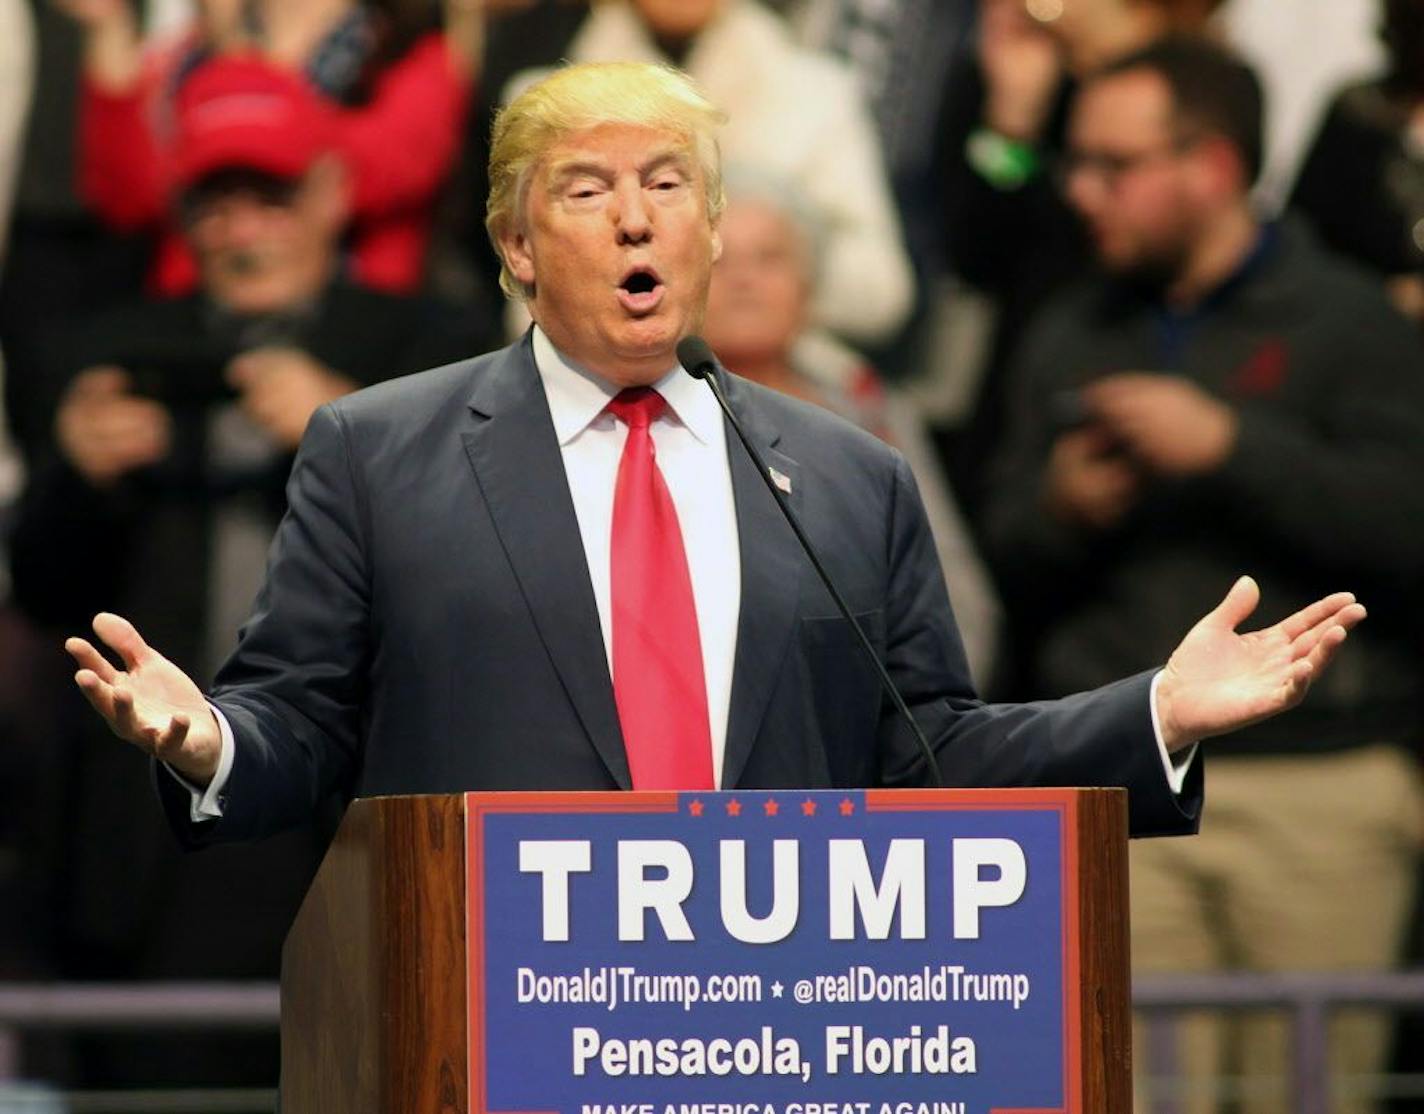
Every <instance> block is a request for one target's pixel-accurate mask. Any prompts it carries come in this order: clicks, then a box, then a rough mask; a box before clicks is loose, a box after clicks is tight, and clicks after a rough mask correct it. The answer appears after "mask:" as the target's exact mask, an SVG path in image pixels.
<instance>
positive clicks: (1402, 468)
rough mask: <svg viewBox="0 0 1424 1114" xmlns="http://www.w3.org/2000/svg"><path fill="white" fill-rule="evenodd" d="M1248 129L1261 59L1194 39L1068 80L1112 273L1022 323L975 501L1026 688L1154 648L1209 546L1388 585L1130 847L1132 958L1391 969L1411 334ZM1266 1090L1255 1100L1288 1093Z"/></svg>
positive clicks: (1072, 193)
mask: <svg viewBox="0 0 1424 1114" xmlns="http://www.w3.org/2000/svg"><path fill="white" fill-rule="evenodd" d="M1260 154H1261V95H1260V90H1259V87H1258V85H1257V82H1256V79H1255V77H1254V75H1253V74H1252V73H1251V72H1250V70H1249V69H1247V67H1246V66H1244V65H1243V64H1242V63H1240V62H1238V61H1236V60H1234V59H1233V58H1231V57H1230V56H1229V55H1227V54H1226V53H1224V52H1223V51H1221V50H1220V49H1219V48H1217V47H1215V46H1212V45H1210V44H1207V43H1205V42H1198V41H1191V40H1176V39H1171V40H1167V41H1165V42H1163V43H1160V44H1158V45H1157V46H1155V47H1153V48H1150V49H1148V50H1145V51H1143V52H1141V53H1139V54H1136V55H1133V56H1131V57H1129V58H1126V59H1123V60H1121V61H1118V62H1116V63H1114V64H1113V65H1111V66H1109V67H1108V68H1107V69H1105V70H1103V71H1100V72H1099V73H1098V74H1097V75H1095V76H1094V77H1093V78H1091V79H1090V80H1088V81H1087V82H1086V83H1085V84H1084V86H1083V87H1082V89H1081V91H1080V93H1079V96H1078V98H1077V100H1076V103H1075V104H1074V106H1073V110H1072V118H1071V126H1070V131H1069V150H1068V154H1067V157H1066V159H1065V160H1064V163H1063V165H1062V166H1061V168H1060V170H1061V181H1062V186H1063V189H1064V191H1065V193H1066V197H1067V199H1068V201H1069V202H1070V204H1071V205H1072V207H1073V208H1074V209H1075V210H1076V211H1077V213H1078V215H1079V216H1080V217H1081V218H1082V220H1083V222H1084V225H1085V227H1086V230H1087V232H1088V233H1089V235H1090V237H1091V240H1092V243H1093V245H1094V248H1095V251H1096V255H1097V258H1098V260H1099V262H1100V263H1101V265H1102V270H1103V272H1104V275H1103V276H1102V277H1101V278H1098V279H1090V278H1088V277H1086V276H1085V278H1084V280H1083V281H1081V282H1079V283H1078V284H1077V285H1076V286H1075V287H1074V288H1073V289H1072V290H1071V291H1070V292H1068V293H1066V294H1064V295H1061V296H1060V297H1059V298H1058V300H1057V301H1056V302H1054V303H1052V304H1051V305H1050V306H1049V307H1048V308H1047V309H1046V310H1045V312H1044V313H1043V315H1042V316H1041V317H1040V318H1038V319H1037V320H1036V322H1035V324H1034V327H1033V328H1032V329H1031V330H1030V331H1029V333H1028V334H1027V335H1026V337H1025V339H1024V341H1023V344H1022V347H1021V349H1020V352H1019V356H1018V359H1017V363H1016V368H1015V372H1014V380H1013V383H1012V385H1011V388H1010V389H1011V392H1012V394H1013V396H1014V397H1015V398H1016V405H1015V412H1014V414H1013V417H1012V420H1011V428H1010V438H1009V441H1008V442H1007V443H1006V446H1005V448H1004V450H1003V452H1002V454H1001V457H1000V459H999V460H998V462H997V465H996V468H995V480H994V483H993V491H992V497H991V499H990V500H989V509H988V511H987V513H986V533H987V535H988V538H989V540H990V547H991V550H992V552H993V558H994V560H993V567H994V568H995V569H996V570H997V571H998V572H999V573H1000V575H1001V576H1002V577H1003V578H1004V584H1003V588H1004V595H1005V599H1006V600H1007V601H1009V602H1010V604H1011V605H1013V606H1016V608H1017V623H1018V627H1019V630H1020V633H1021V635H1023V638H1022V642H1021V645H1022V646H1023V647H1025V651H1026V652H1025V656H1026V657H1027V658H1028V659H1029V660H1028V662H1027V669H1026V672H1027V673H1029V674H1030V675H1031V676H1030V677H1029V678H1027V682H1028V683H1031V684H1032V685H1033V691H1035V692H1042V691H1048V692H1070V691H1076V690H1077V689H1080V688H1083V687H1087V686H1091V685H1094V684H1098V683H1100V682H1101V680H1102V679H1105V678H1107V677H1112V676H1118V675H1120V674H1121V673H1123V672H1126V671H1129V670H1131V669H1133V668H1136V667H1137V663H1145V662H1149V661H1152V660H1155V658H1156V656H1157V655H1158V654H1159V653H1160V648H1161V647H1163V646H1166V645H1170V643H1171V639H1172V634H1171V632H1172V631H1174V630H1176V629H1177V628H1178V627H1179V626H1180V625H1181V622H1182V621H1183V618H1184V617H1185V616H1189V615H1191V614H1193V613H1195V611H1196V610H1198V609H1199V608H1200V606H1201V604H1202V602H1203V601H1205V600H1207V599H1209V598H1210V596H1211V594H1212V591H1213V588H1212V586H1213V585H1214V584H1217V583H1220V581H1221V580H1222V579H1223V577H1224V576H1226V570H1228V569H1232V568H1236V567H1250V568H1253V569H1255V568H1260V569H1262V570H1263V575H1262V577H1261V586H1262V591H1263V598H1264V601H1265V605H1266V606H1267V607H1268V609H1269V610H1270V611H1272V612H1279V613H1281V614H1286V613H1289V612H1290V611H1291V610H1293V608H1294V607H1295V606H1297V601H1299V600H1302V599H1306V598H1309V597H1310V596H1311V594H1312V593H1313V592H1314V591H1315V589H1316V587H1317V586H1318V585H1319V584H1320V583H1321V581H1322V580H1330V579H1332V578H1339V577H1342V576H1343V577H1345V578H1347V579H1348V580H1350V582H1351V583H1365V584H1367V585H1368V590H1367V591H1368V597H1369V598H1370V599H1371V600H1372V601H1376V603H1377V604H1378V603H1379V602H1383V604H1384V606H1383V607H1378V606H1377V607H1376V609H1375V610H1373V611H1372V614H1376V615H1380V616H1381V621H1380V623H1379V624H1378V625H1377V626H1375V627H1372V628H1371V629H1370V630H1369V631H1368V632H1367V633H1365V634H1364V635H1363V636H1362V637H1361V638H1360V639H1359V641H1358V642H1356V643H1353V644H1352V645H1351V646H1350V648H1349V649H1348V650H1346V651H1345V652H1344V653H1343V654H1342V655H1341V658H1340V661H1339V662H1338V665H1339V669H1338V671H1337V672H1335V673H1334V674H1332V676H1331V677H1330V678H1328V679H1327V680H1325V681H1324V683H1323V684H1321V685H1320V686H1318V687H1317V688H1316V689H1314V690H1312V692H1311V694H1310V697H1309V698H1308V699H1307V701H1306V702H1305V704H1304V705H1303V707H1302V710H1301V713H1300V714H1299V715H1298V716H1297V717H1296V718H1294V719H1293V720H1291V721H1290V722H1288V723H1282V722H1277V723H1272V724H1259V725H1257V726H1255V727H1252V728H1248V729H1247V730H1245V731H1242V732H1240V733H1238V734H1237V735H1235V736H1233V737H1232V738H1230V739H1228V740H1226V741H1225V742H1224V745H1222V746H1220V747H1219V748H1218V750H1217V751H1216V752H1215V753H1214V761H1213V765H1212V771H1211V782H1212V784H1211V801H1212V805H1211V808H1210V809H1209V810H1208V812H1207V814H1206V816H1205V818H1204V822H1203V825H1202V836H1201V838H1200V839H1199V840H1196V841H1192V842H1191V844H1190V845H1189V846H1176V847H1165V846H1161V847H1145V846H1138V847H1136V848H1134V850H1133V855H1134V858H1133V860H1132V870H1133V874H1132V898H1133V909H1132V923H1133V957H1134V961H1135V963H1136V965H1137V968H1138V970H1203V969H1208V968H1214V967H1226V968H1254V969H1261V970H1273V969H1274V970H1282V969H1286V970H1290V969H1306V968H1316V969H1328V968H1368V967H1380V966H1388V965H1390V964H1391V963H1392V962H1393V961H1394V959H1395V957H1396V955H1397V953H1398V948H1399V945H1400V942H1401V938H1402V932H1403V929H1404V926H1405V921H1406V918H1407V915H1408V912H1409V908H1410V899H1411V894H1412V890H1413V886H1412V882H1413V870H1414V867H1413V862H1414V855H1415V854H1416V850H1415V849H1416V846H1417V837H1418V831H1419V827H1420V818H1421V812H1424V796H1421V793H1420V789H1419V777H1418V769H1417V766H1416V763H1415V761H1414V759H1413V758H1412V757H1411V755H1410V754H1409V753H1408V751H1407V750H1406V748H1407V747H1408V746H1409V745H1410V744H1411V743H1417V740H1418V738H1419V734H1418V728H1419V724H1420V723H1421V722H1422V720H1421V711H1422V710H1424V694H1421V673H1420V669H1419V666H1418V659H1417V656H1415V655H1416V652H1415V651H1413V650H1412V648H1411V647H1412V645H1417V634H1416V633H1415V632H1414V631H1412V630H1411V627H1414V626H1416V625H1417V623H1415V622H1414V621H1412V620H1413V619H1414V617H1417V615H1418V614H1419V612H1418V605H1419V602H1420V600H1419V579H1418V570H1419V569H1420V568H1421V567H1424V484H1421V482H1420V478H1421V477H1424V375H1421V357H1424V351H1421V349H1420V347H1419V345H1418V342H1417V340H1416V339H1415V337H1414V336H1413V335H1412V333H1411V331H1410V329H1409V327H1408V326H1407V325H1406V324H1405V322H1404V321H1403V319H1401V318H1399V317H1397V316H1396V315H1395V314H1394V312H1393V311H1392V310H1391V308H1390V307H1389V306H1388V305H1387V304H1386V302H1385V299H1384V297H1383V295H1382V294H1381V293H1379V292H1378V290H1377V289H1376V286H1375V284H1373V283H1371V282H1370V281H1369V280H1367V279H1365V278H1363V277H1361V276H1357V275H1355V274H1354V273H1353V272H1351V271H1349V270H1347V269H1346V267H1345V266H1344V265H1343V264H1341V263H1339V262H1336V261H1335V260H1334V259H1332V258H1330V257H1329V256H1327V255H1326V254H1325V253H1324V252H1323V251H1322V249H1321V248H1319V247H1318V246H1316V245H1315V244H1314V243H1313V242H1312V241H1311V240H1310V239H1309V238H1308V237H1307V235H1306V233H1305V231H1304V230H1303V229H1302V228H1299V227H1297V226H1295V225H1294V224H1293V223H1291V222H1289V221H1283V222H1281V223H1279V224H1273V223H1264V222H1263V221H1261V220H1260V219H1259V218H1258V216H1257V215H1256V213H1255V212H1254V211H1253V208H1252V204H1251V200H1250V189H1251V184H1252V181H1253V179H1254V178H1255V176H1256V172H1257V170H1258V168H1259V164H1260ZM1193 1025H1194V1026H1195V1027H1194V1028H1191V1029H1190V1030H1189V1036H1188V1037H1187V1040H1186V1043H1185V1044H1184V1046H1183V1049H1182V1051H1181V1053H1180V1054H1181V1056H1182V1057H1183V1058H1184V1060H1183V1063H1184V1065H1185V1067H1186V1068H1187V1069H1188V1071H1189V1074H1190V1075H1191V1076H1192V1077H1193V1079H1197V1080H1201V1079H1204V1078H1206V1077H1208V1076H1210V1075H1213V1074H1215V1073H1216V1071H1217V1069H1218V1068H1219V1067H1221V1065H1222V1064H1223V1053H1224V1050H1225V1049H1227V1048H1228V1047H1229V1048H1230V1049H1231V1050H1232V1052H1233V1053H1234V1055H1235V1056H1236V1058H1237V1063H1238V1066H1240V1065H1242V1064H1244V1065H1246V1066H1247V1067H1248V1068H1249V1071H1250V1072H1251V1074H1253V1075H1264V1076H1271V1075H1275V1076H1276V1077H1277V1080H1276V1082H1277V1083H1280V1084H1283V1082H1284V1077H1285V1075H1286V1070H1285V1068H1286V1065H1285V1062H1284V1057H1285V1055H1286V1048H1287V1045H1286V1042H1285V1040H1284V1039H1283V1033H1282V1032H1281V1031H1280V1030H1279V1029H1273V1028H1272V1027H1271V1026H1270V1025H1269V1024H1268V1025H1265V1026H1263V1025H1261V1024H1260V1023H1253V1024H1250V1025H1247V1026H1245V1027H1244V1028H1243V1029H1242V1030H1241V1032H1240V1033H1239V1034H1238V1035H1236V1038H1235V1039H1230V1040H1229V1044H1228V1038H1227V1036H1226V1034H1225V1033H1224V1031H1223V1030H1222V1029H1220V1028H1218V1027H1215V1026H1213V1025H1212V1024H1210V1023H1193ZM1383 1036H1384V1034H1383V1030H1382V1028H1381V1027H1380V1026H1379V1025H1378V1024H1377V1023H1371V1022H1364V1023H1352V1024H1350V1025H1342V1026H1341V1027H1340V1030H1339V1031H1338V1032H1337V1033H1335V1034H1334V1037H1335V1039H1334V1040H1333V1041H1332V1055H1334V1057H1335V1059H1334V1066H1335V1067H1336V1068H1337V1069H1339V1070H1343V1071H1352V1072H1359V1071H1369V1070H1372V1069H1374V1068H1375V1067H1376V1065H1377V1064H1378V1062H1379V1055H1380V1052H1381V1050H1382V1047H1383ZM1266 1086H1267V1090H1266V1093H1265V1094H1264V1095H1260V1096H1258V1097H1257V1098H1256V1099H1250V1098H1248V1101H1247V1105H1246V1109H1248V1110H1250V1111H1252V1112H1253V1114H1254V1112H1256V1111H1258V1110H1259V1111H1267V1110H1284V1109H1286V1107H1285V1105H1284V1101H1285V1100H1284V1098H1283V1096H1284V1093H1285V1092H1284V1087H1283V1086H1282V1089H1281V1090H1280V1091H1279V1092H1276V1093H1272V1092H1271V1091H1270V1086H1271V1084H1270V1083H1269V1082H1268V1083H1267V1085H1266ZM1359 1108H1360V1107H1359V1106H1358V1104H1356V1105H1355V1106H1353V1109H1359ZM1188 1109H1192V1110H1211V1109H1214V1106H1213V1104H1212V1103H1211V1101H1210V1097H1209V1096H1196V1097H1195V1098H1194V1101H1193V1104H1191V1105H1189V1107H1188Z"/></svg>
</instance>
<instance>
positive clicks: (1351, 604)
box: [1157, 576, 1365, 751]
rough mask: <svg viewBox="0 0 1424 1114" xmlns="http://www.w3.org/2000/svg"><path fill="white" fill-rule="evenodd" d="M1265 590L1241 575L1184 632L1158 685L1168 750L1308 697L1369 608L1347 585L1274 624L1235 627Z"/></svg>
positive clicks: (1233, 728) (1246, 724)
mask: <svg viewBox="0 0 1424 1114" xmlns="http://www.w3.org/2000/svg"><path fill="white" fill-rule="evenodd" d="M1260 599H1261V590H1260V588H1258V587H1257V586H1256V582H1255V581H1254V580H1252V579H1251V578H1250V577H1249V576H1243V577H1242V578H1241V579H1240V580H1238V581H1237V582H1236V583H1235V584H1234V585H1233V586H1232V588H1231V591H1230V592H1228V593H1227V595H1226V598H1225V599H1224V600H1222V601H1221V603H1220V604H1219V605H1218V606H1217V607H1216V608H1215V609H1214V610H1212V611H1211V612H1210V613H1209V614H1208V615H1207V616H1206V617H1205V618H1203V619H1202V620H1201V621H1200V622H1199V623H1197V625H1196V626H1194V627H1193V628H1192V629H1191V630H1190V631H1189V632H1188V633H1187V636H1186V638H1184V639H1182V642H1181V644H1180V645H1179V646H1178V647H1177V649H1176V650H1175V651H1174V652H1173V653H1172V656H1171V658H1170V659H1169V660H1168V662H1167V667H1166V669H1165V670H1164V671H1163V673H1162V679H1161V682H1160V683H1159V684H1158V686H1157V713H1158V718H1159V720H1160V723H1161V727H1162V734H1163V739H1164V742H1165V743H1166V745H1167V749H1168V751H1177V750H1181V749H1182V748H1183V747H1186V746H1189V745H1190V744H1192V743H1194V742H1197V741H1198V740H1201V739H1206V738H1209V737H1211V736H1213V735H1224V734H1226V733H1227V732H1230V731H1236V730H1239V729H1240V728H1243V727H1249V726H1250V725H1251V724H1253V723H1258V722H1259V721H1261V720H1263V719H1268V718H1269V717H1271V716H1274V715H1276V714H1277V713H1279V712H1283V711H1285V710H1286V709H1287V708H1293V707H1294V706H1295V705H1297V704H1299V703H1300V702H1301V700H1302V699H1304V697H1305V694H1306V691H1307V690H1308V689H1309V688H1310V683H1311V681H1312V680H1314V679H1315V678H1316V677H1318V676H1319V675H1320V673H1321V671H1322V670H1323V669H1324V668H1325V667H1326V665H1327V664H1329V661H1330V659H1331V658H1332V657H1333V656H1334V655H1335V651H1336V650H1338V649H1339V648H1340V644H1341V643H1343V642H1344V641H1345V637H1346V635H1347V634H1348V632H1349V630H1350V628H1351V627H1353V626H1355V624H1357V623H1358V622H1359V621H1360V620H1361V619H1363V618H1364V617H1365V609H1364V607H1363V606H1361V605H1360V604H1359V603H1357V602H1356V601H1355V597H1354V595H1352V594H1351V593H1349V592H1337V593H1335V594H1334V595H1332V596H1326V597H1325V598H1324V599H1322V600H1317V601H1316V602H1315V603H1313V604H1311V605H1310V606H1309V607H1305V608H1302V609H1301V610H1300V611H1297V612H1296V613H1295V614H1294V615H1292V616H1290V617H1289V618H1287V619H1283V620H1281V622H1279V623H1277V624H1276V625H1275V626H1272V627H1267V628H1265V629H1264V630H1258V631H1251V632H1249V633H1245V634H1242V633H1238V631H1237V629H1236V628H1237V627H1239V626H1240V625H1241V624H1242V623H1244V622H1245V621H1246V619H1247V618H1248V617H1249V616H1250V614H1251V613H1252V612H1253V611H1255V610H1256V605H1257V603H1259V602H1260Z"/></svg>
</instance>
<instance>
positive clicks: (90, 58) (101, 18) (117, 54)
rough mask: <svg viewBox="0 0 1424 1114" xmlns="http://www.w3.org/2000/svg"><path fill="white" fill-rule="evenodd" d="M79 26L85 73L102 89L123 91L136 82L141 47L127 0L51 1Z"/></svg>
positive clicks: (135, 21) (136, 27) (136, 26)
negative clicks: (81, 35) (81, 33)
mask: <svg viewBox="0 0 1424 1114" xmlns="http://www.w3.org/2000/svg"><path fill="white" fill-rule="evenodd" d="M50 2H51V3H52V4H54V6H55V7H56V8H58V9H59V10H60V11H61V12H63V13H64V14H65V15H67V16H69V18H71V19H72V20H74V22H75V23H77V24H79V27H80V29H81V30H82V32H83V36H84V70H85V72H86V73H87V74H88V76H89V77H90V79H91V80H93V81H94V82H96V83H97V84H98V85H100V86H101V87H103V88H105V89H124V88H127V87H128V86H130V85H132V84H133V83H134V82H135V81H136V80H138V75H139V70H140V68H141V67H142V64H143V49H142V46H143V43H142V37H141V36H140V34H139V26H138V19H137V17H136V15H135V13H134V10H133V7H132V5H130V4H129V3H128V0H50Z"/></svg>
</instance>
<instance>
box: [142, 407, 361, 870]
mask: <svg viewBox="0 0 1424 1114" xmlns="http://www.w3.org/2000/svg"><path fill="white" fill-rule="evenodd" d="M287 500H288V504H289V509H288V512H287V515H286V517H285V518H284V519H283V520H282V524H281V526H280V528H279V529H278V532H277V537H276V540H275V541H274V542H273V546H272V552H271V556H270V557H269V560H268V568H267V581H266V584H265V586H264V587H263V590H262V593H261V595H260V596H259V597H258V599H257V604H256V607H255V609H254V611H253V614H252V617H251V618H250V619H249V620H248V622H247V625H246V626H244V627H243V630H242V632H241V634H240V635H239V641H238V647H237V650H236V652H235V653H234V654H233V656H232V657H231V658H230V659H229V660H228V662H227V664H226V665H224V666H223V668H222V670H221V672H220V673H219V674H218V677H217V683H216V687H215V688H214V691H213V695H212V701H213V703H214V704H215V705H216V706H217V707H218V708H220V709H221V710H222V712H223V714H224V715H225V716H226V717H227V719H228V722H229V723H230V724H231V725H232V729H233V734H234V736H235V741H236V744H237V747H236V756H235V759H234V762H233V767H232V775H231V777H230V779H229V781H228V784H227V787H226V791H225V794H224V800H223V816H222V818H221V819H220V820H216V821H206V822H203V823H201V824H197V825H195V824H193V823H191V821H190V820H189V819H188V805H189V795H188V793H187V792H186V791H185V790H182V789H181V788H179V787H177V786H176V783H173V784H170V783H172V782H173V779H171V778H159V786H160V794H161V796H162V798H163V801H164V804H165V807H166V808H167V811H168V814H169V818H170V820H171V821H172V823H173V825H174V828H175V830H176V831H177V833H178V836H179V838H180V839H182V840H183V841H184V842H186V843H188V844H189V845H196V844H203V843H208V842H216V841H226V840H240V839H251V838H256V837H257V836H260V835H266V834H269V833H271V832H274V831H278V830H280V829H283V828H287V827H291V826H293V825H295V824H297V823H300V822H301V821H304V820H306V819H308V818H309V817H310V816H311V815H312V814H313V813H314V812H315V811H316V809H317V808H318V806H319V804H320V802H321V801H322V800H323V798H325V797H326V796H328V794H330V793H332V792H333V791H336V792H340V793H342V794H344V795H349V793H350V787H351V785H352V783H353V780H354V777H355V774H356V769H357V763H358V753H359V738H360V718H361V711H362V706H363V703H364V698H365V686H366V683H367V682H366V678H367V676H368V668H367V667H368V660H369V656H370V645H369V644H370V619H369V615H370V612H369V597H370V592H369V577H368V568H367V552H368V551H367V548H366V544H365V534H364V529H363V519H364V514H363V504H362V497H361V491H360V489H359V486H358V484H357V482H356V479H355V474H354V471H353V469H352V467H351V462H350V457H349V454H348V444H347V432H346V429H345V427H344V425H343V423H342V421H341V418H340V415H339V414H338V413H337V411H335V410H334V409H333V408H332V407H330V406H325V407H322V408H321V409H320V410H318V411H317V412H316V414H315V415H313V417H312V421H311V424H310V426H309V427H308V429H307V433H306V436H305V437H304V438H303V441H302V446H301V449H300V451H299V452H298V454H297V460H296V464H295V465H294V467H293V470H292V477H291V480H290V482H289V483H288V485H287Z"/></svg>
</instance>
